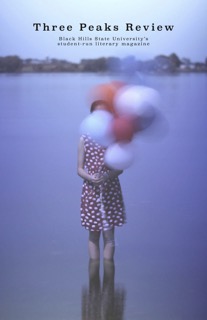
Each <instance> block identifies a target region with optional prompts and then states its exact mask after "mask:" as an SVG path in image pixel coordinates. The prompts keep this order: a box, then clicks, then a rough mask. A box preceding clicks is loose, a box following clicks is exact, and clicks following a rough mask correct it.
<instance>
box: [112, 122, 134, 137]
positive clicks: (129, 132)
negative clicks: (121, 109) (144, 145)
mask: <svg viewBox="0 0 207 320" xmlns="http://www.w3.org/2000/svg"><path fill="white" fill-rule="evenodd" d="M112 132H113V134H114V136H115V139H116V141H131V140H132V138H133V136H134V133H135V132H136V123H135V121H134V118H133V117H129V116H120V117H116V118H115V119H114V120H113V123H112Z"/></svg>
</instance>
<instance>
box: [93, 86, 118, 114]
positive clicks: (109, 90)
mask: <svg viewBox="0 0 207 320" xmlns="http://www.w3.org/2000/svg"><path fill="white" fill-rule="evenodd" d="M123 85H124V83H123V82H121V81H113V82H110V83H108V84H101V85H98V86H96V87H94V88H93V89H92V90H91V92H90V93H89V100H90V103H92V102H94V101H96V100H103V101H106V102H107V104H108V106H106V110H107V111H109V112H112V113H114V112H115V110H114V97H115V95H116V93H117V91H118V89H120V88H121V87H122V86H123Z"/></svg>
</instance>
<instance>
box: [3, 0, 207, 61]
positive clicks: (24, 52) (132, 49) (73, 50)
mask: <svg viewBox="0 0 207 320" xmlns="http://www.w3.org/2000/svg"><path fill="white" fill-rule="evenodd" d="M206 9H207V2H206V0H197V1H192V0H190V1H189V0H182V1H175V0H166V1H163V0H142V1H140V0H127V1H120V0H119V1H118V0H105V1H100V2H98V1H97V0H96V1H94V0H87V1H86V0H76V1H66V0H56V1H53V0H44V1H42V0H30V1H27V0H1V12H0V56H6V55H18V56H20V57H21V58H23V59H26V58H38V59H45V58H46V57H49V58H58V59H66V60H68V61H72V62H79V61H80V60H81V59H84V58H99V57H103V56H104V57H108V56H126V55H135V56H136V57H139V58H140V59H142V60H144V59H146V60H147V59H149V58H153V57H155V56H156V55H159V54H166V55H169V54H171V53H176V54H177V55H178V56H179V57H180V58H189V59H191V61H193V62H196V61H201V62H204V61H205V59H206V57H207V41H206V30H207V19H206V11H207V10H206ZM34 23H41V24H42V25H43V23H46V24H47V25H49V28H50V29H51V26H52V25H57V26H58V27H59V26H60V25H64V26H66V27H67V26H68V25H71V26H72V30H71V31H67V30H65V31H60V30H56V31H42V29H41V30H40V31H35V28H34V27H33V24H34ZM80 23H85V24H86V25H87V27H86V28H85V29H84V30H83V31H80ZM105 23H106V24H107V26H109V25H111V28H112V29H113V26H115V25H117V26H118V31H112V30H111V31H105V30H104V26H105ZM126 23H132V25H133V29H134V30H133V31H126V30H125V29H126V28H125V27H126ZM152 24H154V26H155V27H157V26H158V25H161V26H163V29H162V31H158V30H155V31H152V30H151V29H152ZM90 25H92V26H94V30H92V31H90V30H89V29H88V28H89V26H90ZM137 25H140V26H141V28H142V29H141V30H140V31H137V30H136V29H135V27H136V26H137ZM144 25H145V26H149V28H148V30H147V31H145V30H144V29H143V26H144ZM165 25H173V26H174V27H173V30H172V31H166V30H165ZM97 26H101V28H102V31H96V30H95V29H96V27H97ZM98 28H99V27H98ZM59 37H68V38H69V37H73V39H75V40H71V41H70V43H72V44H74V42H79V41H78V37H86V38H87V37H89V38H92V40H91V41H89V42H91V43H92V46H86V45H85V44H84V45H83V44H82V42H84V41H85V40H82V41H81V45H80V46H74V45H70V46H61V45H58V43H59V42H60V41H59ZM95 37H100V38H105V37H107V38H109V40H107V41H105V42H107V43H112V42H116V41H113V37H125V38H126V37H133V38H135V37H136V38H143V40H142V42H146V43H149V45H148V46H127V47H124V48H123V47H122V46H121V41H120V42H117V43H118V45H117V46H116V47H115V45H111V46H109V45H108V44H107V46H106V45H105V46H100V45H99V46H96V45H95ZM66 42H68V41H66ZM85 42H87V41H85ZM131 42H136V43H137V42H140V40H137V39H136V40H135V41H131Z"/></svg>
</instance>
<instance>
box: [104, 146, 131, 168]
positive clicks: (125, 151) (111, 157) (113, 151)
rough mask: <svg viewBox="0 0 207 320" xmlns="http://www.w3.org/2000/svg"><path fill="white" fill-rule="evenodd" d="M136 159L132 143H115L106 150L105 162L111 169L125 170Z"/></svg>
mask: <svg viewBox="0 0 207 320" xmlns="http://www.w3.org/2000/svg"><path fill="white" fill-rule="evenodd" d="M133 161H134V152H133V146H132V145H131V144H130V143H114V144H112V145H110V146H109V147H108V148H107V149H106V152H105V155H104V162H105V164H106V165H107V166H108V167H110V168H111V169H115V170H124V169H127V168H128V167H130V166H131V164H132V163H133Z"/></svg>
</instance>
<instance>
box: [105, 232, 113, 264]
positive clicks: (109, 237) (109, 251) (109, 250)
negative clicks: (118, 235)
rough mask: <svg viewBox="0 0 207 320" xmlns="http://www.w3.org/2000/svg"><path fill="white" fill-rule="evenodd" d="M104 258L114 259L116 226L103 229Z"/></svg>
mask: <svg viewBox="0 0 207 320" xmlns="http://www.w3.org/2000/svg"><path fill="white" fill-rule="evenodd" d="M103 240H104V259H106V260H113V257H114V252H115V241H114V228H112V229H110V230H106V231H103Z"/></svg>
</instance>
